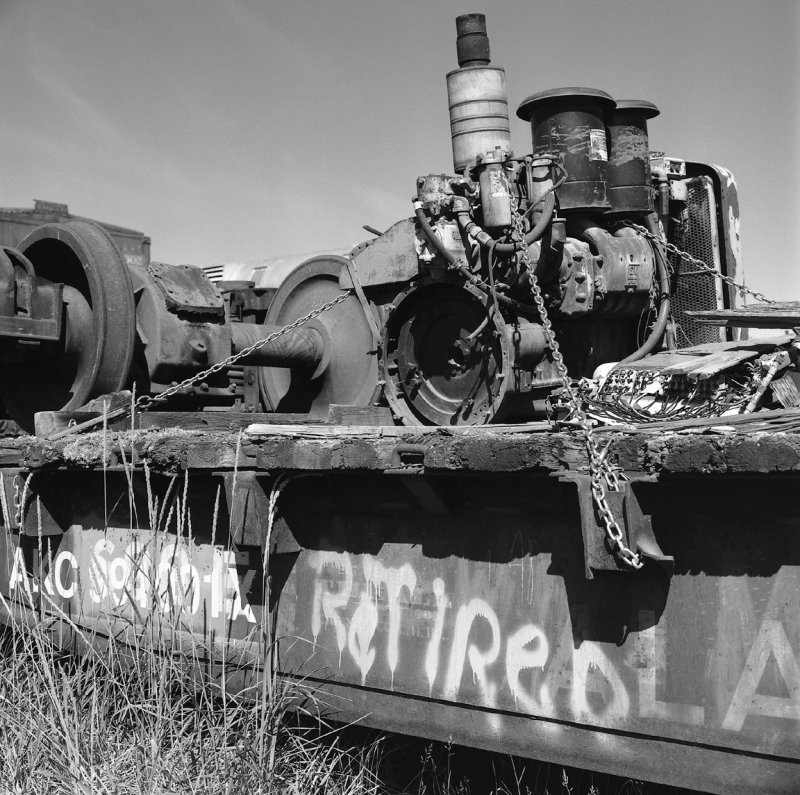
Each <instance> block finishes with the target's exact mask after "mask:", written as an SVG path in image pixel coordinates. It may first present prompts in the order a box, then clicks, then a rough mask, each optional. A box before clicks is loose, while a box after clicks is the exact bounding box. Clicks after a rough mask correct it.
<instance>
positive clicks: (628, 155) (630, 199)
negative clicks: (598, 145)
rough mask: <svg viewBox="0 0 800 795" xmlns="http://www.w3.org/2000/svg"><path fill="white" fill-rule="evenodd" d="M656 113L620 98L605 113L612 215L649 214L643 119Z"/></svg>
mask: <svg viewBox="0 0 800 795" xmlns="http://www.w3.org/2000/svg"><path fill="white" fill-rule="evenodd" d="M658 113H659V110H658V108H657V107H656V106H655V105H654V104H653V103H652V102H647V101H646V100H643V99H620V100H617V107H616V108H615V109H614V110H613V111H611V112H610V113H609V114H608V171H607V177H608V199H609V201H610V202H611V210H612V212H614V213H636V214H641V213H650V212H652V211H653V188H652V185H651V179H650V144H649V141H648V137H647V120H648V119H652V118H654V117H655V116H658Z"/></svg>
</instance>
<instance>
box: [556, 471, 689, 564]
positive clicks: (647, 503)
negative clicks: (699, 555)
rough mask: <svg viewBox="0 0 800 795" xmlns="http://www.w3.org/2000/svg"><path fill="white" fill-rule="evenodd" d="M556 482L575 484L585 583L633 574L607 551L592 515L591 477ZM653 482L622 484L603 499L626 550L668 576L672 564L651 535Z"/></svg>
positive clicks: (563, 478) (648, 479)
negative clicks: (607, 574)
mask: <svg viewBox="0 0 800 795" xmlns="http://www.w3.org/2000/svg"><path fill="white" fill-rule="evenodd" d="M559 480H560V481H562V482H565V483H574V484H575V486H576V488H577V492H578V506H579V509H580V522H581V534H582V536H583V554H584V564H585V569H586V579H587V580H591V579H594V575H595V573H597V572H612V571H613V572H632V571H633V569H630V568H628V567H626V566H624V565H622V564H620V563H619V561H618V560H617V558H616V557H614V555H612V554H611V552H610V551H609V548H608V545H607V543H606V535H605V531H604V530H603V526H602V524H601V523H600V522H599V521H598V519H597V514H596V512H595V506H594V500H593V498H592V479H591V477H590V476H589V475H584V474H579V473H577V472H575V473H573V472H569V473H566V474H561V475H559ZM656 482H657V481H656V478H655V477H650V476H644V477H638V478H632V479H630V480H625V481H621V482H620V490H619V491H610V490H606V499H607V501H608V505H609V508H611V512H612V513H613V514H614V516H615V517H616V519H617V521H618V522H619V525H620V527H621V528H622V529H623V531H624V532H625V535H626V536H627V541H626V543H627V545H628V547H630V548H631V549H632V550H634V551H635V552H638V553H639V554H640V555H641V556H642V557H644V558H646V559H647V560H651V561H653V562H655V563H658V564H659V565H660V566H661V567H662V568H663V569H664V570H665V572H666V573H667V575H668V576H670V575H671V574H672V569H673V567H674V563H675V560H674V558H673V557H672V556H671V555H665V554H664V552H663V551H662V550H661V547H660V546H659V544H658V541H657V540H656V537H655V534H654V532H653V513H654V509H655V504H654V503H655V500H656V499H657V489H656V488H654V486H655V484H656Z"/></svg>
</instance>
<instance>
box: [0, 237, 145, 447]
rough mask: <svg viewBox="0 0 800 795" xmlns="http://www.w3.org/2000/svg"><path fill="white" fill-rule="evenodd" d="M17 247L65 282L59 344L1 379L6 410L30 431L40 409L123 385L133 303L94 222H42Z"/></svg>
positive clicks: (48, 275)
mask: <svg viewBox="0 0 800 795" xmlns="http://www.w3.org/2000/svg"><path fill="white" fill-rule="evenodd" d="M19 249H20V251H21V252H22V254H24V255H25V257H27V258H28V260H29V261H30V262H31V264H32V265H33V269H34V272H35V273H36V275H37V276H40V277H42V278H45V279H49V280H50V281H53V282H61V283H62V284H64V304H65V312H64V317H65V320H64V330H63V331H62V339H61V344H60V345H53V346H42V348H41V350H40V351H38V352H32V353H31V354H30V355H29V356H28V357H27V358H26V360H25V362H24V363H22V364H20V365H17V366H15V367H14V370H13V375H11V374H9V376H6V377H4V378H2V382H1V383H0V396H1V397H2V400H3V403H4V404H5V405H6V408H7V409H8V412H9V414H11V416H12V417H13V418H14V419H15V420H16V421H17V423H19V425H20V426H21V427H23V428H24V429H25V430H27V431H33V416H34V414H35V413H36V412H37V411H73V410H75V409H78V408H80V407H81V406H82V405H84V404H85V403H86V402H88V401H89V400H91V399H92V398H94V397H97V396H99V395H103V394H106V393H108V392H117V391H119V390H120V389H122V388H123V386H124V385H125V384H126V382H127V380H128V376H129V373H130V367H131V361H132V359H133V347H134V339H135V334H136V314H135V312H136V310H135V305H134V296H133V284H132V282H131V276H130V272H129V270H128V266H127V265H126V264H125V260H124V258H123V256H122V254H121V253H120V251H119V249H118V248H117V246H116V244H115V243H114V241H113V240H112V239H111V237H110V236H109V235H108V233H107V232H106V231H105V230H104V229H103V228H102V227H100V226H98V225H97V224H93V223H90V222H88V221H67V222H66V223H61V224H45V225H44V226H40V227H39V228H38V229H35V230H34V231H33V232H32V233H31V234H30V235H28V237H26V238H25V239H24V240H23V241H22V243H20V246H19Z"/></svg>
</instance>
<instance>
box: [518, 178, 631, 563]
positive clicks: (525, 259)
mask: <svg viewBox="0 0 800 795" xmlns="http://www.w3.org/2000/svg"><path fill="white" fill-rule="evenodd" d="M508 192H509V195H510V197H511V216H512V218H513V221H514V230H515V231H516V233H517V236H518V237H519V240H518V241H517V245H518V246H519V249H520V252H521V254H522V264H523V266H524V267H525V268H526V269H527V271H528V277H529V279H530V286H531V293H532V294H533V301H534V303H535V304H536V308H537V309H538V310H539V318H540V320H541V323H542V328H543V329H544V335H545V340H546V341H547V346H548V347H549V348H550V355H551V356H552V358H553V361H554V362H555V364H556V368H557V369H558V375H559V378H560V379H561V383H562V385H563V387H564V391H565V393H566V395H567V398H568V400H569V403H570V407H571V409H572V417H573V418H574V419H575V420H577V423H578V425H579V427H580V429H581V430H582V431H583V437H584V443H585V445H586V452H587V454H588V457H589V474H590V477H591V490H592V499H593V501H594V505H595V508H596V510H597V513H598V514H599V517H600V519H601V521H602V524H603V529H604V531H605V534H606V537H607V539H608V544H609V546H610V547H611V552H612V553H613V554H615V555H616V556H617V557H618V558H619V559H620V560H621V561H622V562H623V563H625V564H626V565H628V566H630V567H631V568H634V569H641V568H642V566H643V565H644V563H643V561H642V559H641V557H640V556H639V555H638V554H637V553H636V552H634V551H633V550H632V549H630V547H628V546H627V544H626V543H625V537H624V534H623V532H622V528H621V527H620V526H619V523H618V522H617V520H616V519H615V518H614V514H613V513H612V511H611V508H610V507H609V505H608V499H607V497H606V490H605V486H604V485H603V483H604V481H605V483H606V485H608V487H609V489H611V490H613V491H618V490H619V479H618V477H617V474H616V472H615V471H614V469H613V468H612V467H611V465H610V464H609V462H608V461H607V460H606V457H605V454H606V453H607V452H608V449H607V448H606V450H605V451H604V452H602V453H601V452H600V450H599V448H598V446H597V440H596V439H595V437H594V433H593V432H592V426H591V422H590V420H589V418H588V417H587V416H586V412H585V411H584V408H583V404H582V402H581V399H580V397H579V396H578V394H577V392H576V391H575V389H574V388H573V386H572V380H571V379H570V377H569V373H568V372H567V366H566V364H564V357H563V356H562V355H561V348H560V346H559V344H558V341H557V340H556V335H555V332H554V331H553V326H552V324H551V322H550V318H549V317H548V315H547V308H546V307H545V304H544V297H543V295H542V288H541V287H540V286H539V282H538V280H537V278H536V274H535V272H534V268H533V264H532V263H531V258H530V252H529V251H528V243H527V241H526V240H525V230H524V228H523V226H522V216H521V215H520V212H519V205H518V204H517V198H516V196H515V195H514V192H513V191H512V190H511V186H510V185H508Z"/></svg>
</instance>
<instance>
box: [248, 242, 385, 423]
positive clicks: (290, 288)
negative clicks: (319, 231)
mask: <svg viewBox="0 0 800 795" xmlns="http://www.w3.org/2000/svg"><path fill="white" fill-rule="evenodd" d="M346 267H347V260H345V258H344V257H339V256H321V257H313V258H312V259H310V260H307V261H306V262H304V263H303V264H302V265H300V266H299V267H298V268H297V269H296V270H295V271H293V272H292V273H291V275H290V276H289V277H288V278H287V279H286V280H285V281H283V282H282V283H281V285H280V287H278V290H277V292H276V293H275V296H274V297H273V299H272V302H271V303H270V306H269V309H268V310H267V316H266V319H265V323H266V324H267V325H272V324H274V325H278V326H285V325H287V324H289V323H291V322H292V321H294V320H297V319H298V318H300V317H302V316H303V315H306V314H308V312H310V311H312V310H313V309H316V308H317V307H320V306H322V305H323V304H324V303H327V302H328V301H330V300H332V299H334V298H336V297H337V296H338V295H341V292H342V290H341V287H340V286H339V276H340V274H341V273H342V271H343V270H344V269H346ZM308 326H309V327H312V328H315V329H317V330H318V331H319V332H320V334H321V335H322V337H323V340H324V343H325V354H324V356H323V360H322V362H321V364H320V366H319V367H318V368H317V369H316V371H315V372H313V373H308V372H304V371H302V370H291V369H288V368H283V367H260V368H259V388H260V392H261V398H262V400H263V401H264V404H265V406H266V408H267V410H268V411H285V412H298V413H308V414H310V415H311V416H312V417H320V418H322V417H326V416H327V414H328V406H329V405H330V404H332V403H338V404H343V405H348V406H368V405H370V404H371V403H372V401H373V399H374V397H375V396H376V394H377V393H378V361H377V351H376V350H375V347H376V346H375V340H374V339H373V336H372V332H371V330H370V327H369V324H368V323H367V319H366V317H365V316H364V309H363V308H362V306H361V304H360V303H359V300H358V298H356V297H355V296H354V295H353V296H350V297H349V298H347V299H346V300H345V301H343V302H342V303H341V304H338V305H337V306H335V307H333V308H332V309H329V310H328V311H327V312H323V314H321V315H320V316H319V317H318V318H316V319H315V320H312V321H309V323H308Z"/></svg>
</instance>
